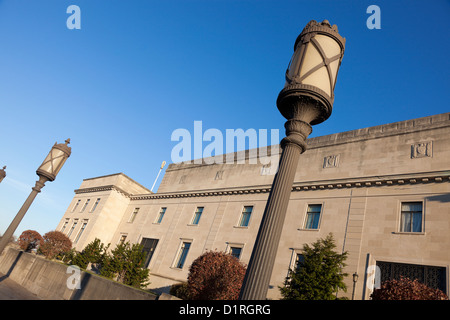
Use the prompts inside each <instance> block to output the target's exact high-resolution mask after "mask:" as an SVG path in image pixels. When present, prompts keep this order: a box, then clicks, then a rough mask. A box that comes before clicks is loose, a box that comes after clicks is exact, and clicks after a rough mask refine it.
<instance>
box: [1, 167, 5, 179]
mask: <svg viewBox="0 0 450 320" xmlns="http://www.w3.org/2000/svg"><path fill="white" fill-rule="evenodd" d="M5 169H6V166H4V167H3V169H0V182H2V181H3V179H4V178H5V177H6V172H5Z"/></svg>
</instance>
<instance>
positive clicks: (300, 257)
mask: <svg viewBox="0 0 450 320" xmlns="http://www.w3.org/2000/svg"><path fill="white" fill-rule="evenodd" d="M304 263H305V257H304V256H303V254H301V253H297V254H296V255H295V261H294V267H293V269H292V271H294V272H297V271H299V270H300V268H301V267H302V266H303V264H304Z"/></svg>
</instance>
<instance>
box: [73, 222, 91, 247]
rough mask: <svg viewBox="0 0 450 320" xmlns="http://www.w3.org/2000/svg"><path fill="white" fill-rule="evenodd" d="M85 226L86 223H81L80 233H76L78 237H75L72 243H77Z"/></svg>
mask: <svg viewBox="0 0 450 320" xmlns="http://www.w3.org/2000/svg"><path fill="white" fill-rule="evenodd" d="M87 224H88V222H87V221H84V222H83V225H82V226H81V229H80V232H78V235H77V237H76V239H75V241H74V243H77V242H78V240H79V239H80V237H81V235H82V234H83V231H84V229H86V226H87Z"/></svg>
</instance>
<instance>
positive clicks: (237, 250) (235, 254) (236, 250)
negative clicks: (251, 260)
mask: <svg viewBox="0 0 450 320" xmlns="http://www.w3.org/2000/svg"><path fill="white" fill-rule="evenodd" d="M241 253H242V248H241V247H230V254H231V255H232V256H233V257H235V258H236V259H238V260H239V259H240V257H241Z"/></svg>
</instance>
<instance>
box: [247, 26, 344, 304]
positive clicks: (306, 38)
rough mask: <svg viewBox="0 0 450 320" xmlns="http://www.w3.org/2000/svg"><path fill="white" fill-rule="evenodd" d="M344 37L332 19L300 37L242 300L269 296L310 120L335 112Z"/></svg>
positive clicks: (316, 121)
mask: <svg viewBox="0 0 450 320" xmlns="http://www.w3.org/2000/svg"><path fill="white" fill-rule="evenodd" d="M344 48H345V39H344V38H342V37H341V36H340V35H339V33H338V29H337V26H336V25H333V26H331V25H330V23H329V22H328V21H327V20H324V21H323V22H322V23H318V22H316V21H314V20H312V21H310V22H309V23H308V24H307V25H306V27H305V28H304V29H303V31H302V33H301V34H300V35H299V36H298V38H297V40H296V41H295V45H294V55H293V56H292V59H291V62H290V64H289V67H288V69H287V71H286V84H285V86H284V88H283V90H281V92H280V93H279V95H278V99H277V107H278V110H279V111H280V113H281V114H282V115H283V116H284V117H285V118H286V119H287V122H286V123H285V124H284V127H285V128H286V137H285V138H284V139H283V140H281V148H282V149H283V151H282V154H281V158H280V163H279V167H278V173H277V174H276V176H275V178H274V181H273V184H272V189H271V192H270V194H269V198H268V200H267V204H266V208H265V210H264V215H263V218H262V221H261V225H260V228H259V231H258V235H257V238H256V242H255V245H254V247H253V251H252V256H251V258H250V262H249V265H248V268H247V273H246V275H245V278H244V283H243V285H242V289H241V292H240V295H239V299H241V300H260V299H265V298H266V295H267V290H268V287H269V281H270V278H271V276H272V270H273V265H274V262H275V257H276V253H277V249H278V244H279V241H280V237H281V231H282V228H283V224H284V219H285V216H286V209H287V206H288V203H289V197H290V194H291V189H292V184H293V182H294V176H295V171H296V168H297V165H298V160H299V157H300V154H301V153H303V152H304V151H305V150H306V138H307V137H308V136H309V134H310V133H311V132H312V128H311V125H315V124H319V123H321V122H323V121H325V120H326V119H328V117H329V116H330V115H331V110H332V107H333V101H334V87H335V84H336V78H337V73H338V70H339V66H340V64H341V61H342V57H343V55H344Z"/></svg>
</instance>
